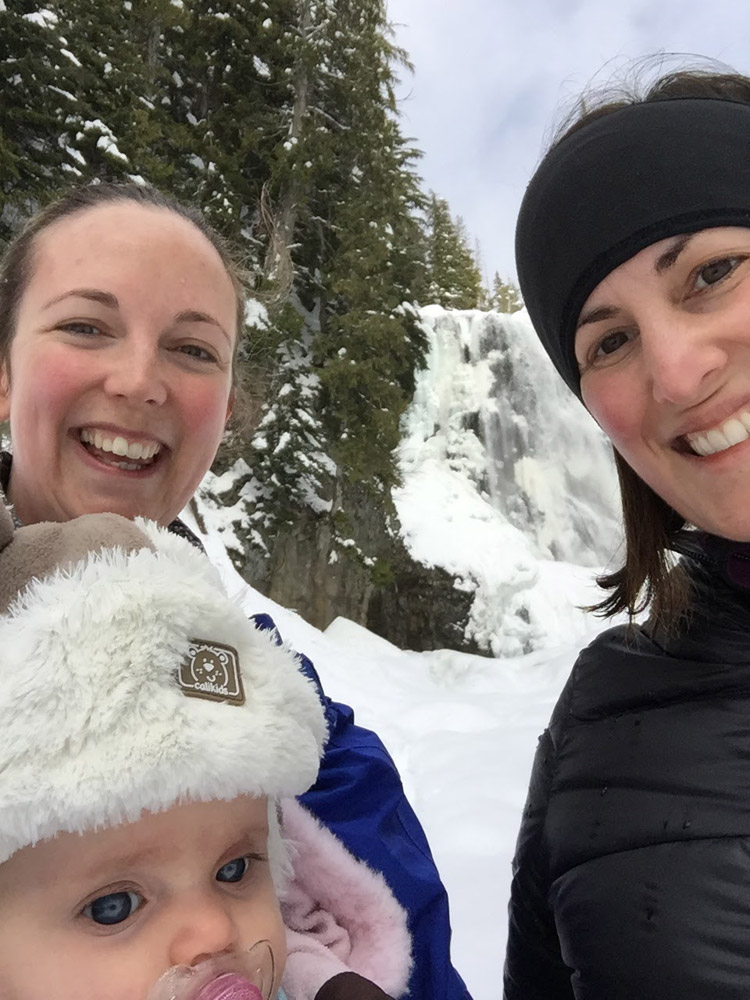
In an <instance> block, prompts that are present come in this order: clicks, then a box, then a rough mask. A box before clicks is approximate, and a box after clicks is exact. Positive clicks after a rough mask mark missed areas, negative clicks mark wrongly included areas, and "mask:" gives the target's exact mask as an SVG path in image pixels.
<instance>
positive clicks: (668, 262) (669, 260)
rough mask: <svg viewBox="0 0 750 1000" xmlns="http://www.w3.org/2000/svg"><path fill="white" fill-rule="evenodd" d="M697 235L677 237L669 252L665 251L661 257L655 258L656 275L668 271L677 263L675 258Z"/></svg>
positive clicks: (690, 234) (689, 234) (687, 234)
mask: <svg viewBox="0 0 750 1000" xmlns="http://www.w3.org/2000/svg"><path fill="white" fill-rule="evenodd" d="M697 235H698V234H697V233H686V234H685V235H684V236H680V237H678V238H677V240H675V242H674V243H673V244H672V246H671V247H670V248H669V250H665V251H664V253H663V254H661V256H659V257H657V258H656V262H655V264H654V270H655V271H656V273H657V274H663V273H664V272H665V271H668V270H669V269H670V267H672V266H673V265H674V264H675V263H676V262H677V258H678V257H679V256H680V254H681V253H682V251H683V250H684V249H685V247H686V246H687V245H688V243H689V242H690V241H691V240H692V239H694V238H695V237H696V236H697Z"/></svg>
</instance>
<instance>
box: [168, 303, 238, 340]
mask: <svg viewBox="0 0 750 1000" xmlns="http://www.w3.org/2000/svg"><path fill="white" fill-rule="evenodd" d="M174 319H175V323H210V324H211V326H215V327H217V328H218V329H219V330H221V332H222V333H223V334H224V336H225V337H226V338H227V340H228V341H229V343H230V344H231V342H232V338H231V337H230V336H229V334H228V333H227V331H226V330H225V329H224V327H223V326H222V325H221V323H220V322H219V321H218V319H215V318H214V317H213V316H211V314H210V313H204V312H199V311H198V310H196V309H186V310H184V312H180V313H177V315H176V316H175V318H174Z"/></svg>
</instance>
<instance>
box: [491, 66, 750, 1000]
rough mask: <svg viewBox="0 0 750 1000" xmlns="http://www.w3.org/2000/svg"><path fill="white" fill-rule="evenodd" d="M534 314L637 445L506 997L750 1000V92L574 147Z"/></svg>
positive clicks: (551, 172)
mask: <svg viewBox="0 0 750 1000" xmlns="http://www.w3.org/2000/svg"><path fill="white" fill-rule="evenodd" d="M516 252H517V260H518V272H519V279H520V284H521V289H522V292H523V296H524V300H525V302H526V305H527V307H528V309H529V313H530V315H531V319H532V321H533V323H534V325H535V328H536V330H537V332H538V334H539V337H540V339H541V340H542V342H543V344H544V346H545V348H546V350H547V352H548V353H549V355H550V357H551V359H552V361H553V363H554V364H555V366H556V367H557V369H558V371H559V372H560V374H561V375H562V377H563V379H564V380H565V381H566V383H567V384H568V386H569V387H570V388H571V389H572V391H573V392H575V393H576V394H577V395H578V396H579V398H580V399H581V400H582V401H583V403H584V405H585V406H586V408H587V409H588V410H589V412H590V413H591V414H592V416H593V417H594V419H595V420H596V421H597V423H598V424H599V425H600V427H601V428H602V429H603V430H604V432H605V433H606V434H607V436H608V437H609V438H610V440H611V441H612V444H613V446H614V449H615V456H616V460H617V467H618V471H619V476H620V484H621V493H622V501H623V512H624V526H625V563H624V565H623V566H622V568H621V569H619V570H617V571H616V572H612V573H610V574H609V575H608V576H606V577H603V578H602V579H601V580H600V581H599V582H600V584H601V585H602V586H603V587H604V588H605V589H606V590H608V591H609V593H608V595H607V596H606V598H605V599H604V600H603V601H602V603H601V604H600V605H599V610H600V611H603V612H605V613H608V614H611V613H614V612H618V611H627V612H629V614H630V617H631V619H632V617H633V616H634V615H635V613H636V612H638V611H640V610H643V609H645V608H648V610H649V612H650V614H649V617H648V619H647V620H646V621H645V623H644V624H643V625H635V624H633V623H632V622H631V624H629V625H622V626H617V627H614V628H611V629H609V630H608V631H606V632H604V633H603V634H601V635H600V636H599V637H598V638H597V639H595V640H594V642H593V643H592V644H591V645H590V646H589V647H588V648H587V649H585V650H584V651H583V652H582V653H581V655H580V657H579V659H578V661H577V663H576V665H575V667H574V669H573V673H572V675H571V678H570V680H569V681H568V684H567V685H566V687H565V690H564V691H563V694H562V696H561V698H560V700H559V702H558V705H557V707H556V709H555V711H554V713H553V716H552V720H551V722H550V725H549V727H548V729H547V730H546V731H545V733H544V734H543V735H542V737H541V739H540V743H539V747H538V750H537V755H536V759H535V763H534V769H533V773H532V778H531V786H530V791H529V797H528V801H527V805H526V809H525V811H524V815H523V821H522V827H521V831H520V835H519V839H518V844H517V850H516V857H515V861H514V878H513V886H512V896H511V902H510V927H509V942H508V952H507V959H506V970H505V997H506V1000H542V998H544V1000H563V998H565V1000H571V998H576V1000H584V998H585V1000H593V998H596V1000H605V998H606V1000H625V998H627V1000H634V998H638V1000H656V998H659V1000H671V998H675V1000H676V998H678V997H679V998H680V1000H699V998H700V1000H705V998H708V997H710V998H711V1000H730V998H731V1000H740V998H745V997H747V995H748V993H749V992H750V947H748V940H750V938H749V935H750V544H748V543H750V502H749V499H750V79H748V78H745V77H742V76H739V75H735V74H730V73H707V72H705V71H703V72H691V71H682V72H676V73H672V74H669V75H668V76H665V77H662V78H661V79H660V80H658V81H657V82H656V83H655V84H654V85H653V86H652V87H651V88H650V89H649V90H648V92H647V93H646V94H645V95H644V96H634V95H633V96H630V97H627V98H623V97H622V96H621V95H618V99H617V100H614V101H609V102H608V103H606V104H604V105H603V106H599V107H597V108H595V109H593V110H591V109H590V106H589V109H588V110H587V111H586V113H585V114H583V115H581V116H580V117H579V119H578V120H577V121H576V122H575V123H574V124H573V125H572V126H570V127H569V128H568V129H567V130H566V132H565V133H564V135H563V136H562V138H560V139H559V140H558V141H557V142H556V143H555V144H554V145H553V147H552V149H551V150H550V151H549V152H548V153H547V155H546V156H545V158H544V159H543V161H542V163H541V165H540V166H539V168H538V169H537V171H536V173H535V175H534V177H533V179H532V181H531V183H530V184H529V187H528V189H527V192H526V195H525V198H524V202H523V205H522V208H521V212H520V216H519V221H518V228H517V234H516Z"/></svg>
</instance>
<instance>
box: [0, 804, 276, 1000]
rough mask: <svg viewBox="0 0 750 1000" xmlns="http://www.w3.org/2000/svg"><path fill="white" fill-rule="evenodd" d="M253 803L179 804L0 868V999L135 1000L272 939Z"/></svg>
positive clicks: (268, 887)
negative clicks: (182, 974)
mask: <svg viewBox="0 0 750 1000" xmlns="http://www.w3.org/2000/svg"><path fill="white" fill-rule="evenodd" d="M267 851H268V822H267V803H266V800H265V799H251V798H239V799H235V800H234V801H232V802H208V803H190V804H188V805H181V806H175V807H174V808H173V809H170V810H169V811H168V812H165V813H157V814H145V815H144V817H143V818H141V819H140V820H139V821H138V822H137V823H131V824H128V825H125V826H121V827H116V828H114V829H110V830H103V831H100V832H97V833H86V834H83V835H80V836H79V835H75V834H62V835H60V836H59V837H56V838H55V839H54V840H48V841H44V842H43V843H41V844H37V845H35V846H34V847H27V848H24V849H23V850H22V851H19V852H18V853H17V854H15V855H14V856H13V857H12V858H11V859H10V860H9V861H7V862H5V864H2V865H0V997H2V1000H145V998H146V997H147V995H148V993H149V991H150V990H151V988H152V987H153V985H154V983H155V982H156V981H157V980H158V979H159V977H160V976H161V975H162V974H163V973H164V972H166V970H167V969H169V968H171V967H172V966H174V965H195V964H197V963H198V962H201V961H204V960H206V959H208V958H210V957H212V956H214V955H217V954H230V955H231V954H232V953H234V952H240V951H242V950H245V949H248V948H250V947H251V946H252V945H253V944H254V943H255V942H256V941H259V940H263V939H266V940H268V941H270V943H271V947H272V949H273V953H274V957H275V959H276V977H277V978H276V983H275V986H276V987H278V981H279V979H280V977H281V972H282V969H283V964H284V958H285V945H284V929H283V925H282V922H281V916H280V913H279V906H278V901H277V898H276V892H275V890H274V887H273V883H272V881H271V872H270V868H269V863H268V854H267Z"/></svg>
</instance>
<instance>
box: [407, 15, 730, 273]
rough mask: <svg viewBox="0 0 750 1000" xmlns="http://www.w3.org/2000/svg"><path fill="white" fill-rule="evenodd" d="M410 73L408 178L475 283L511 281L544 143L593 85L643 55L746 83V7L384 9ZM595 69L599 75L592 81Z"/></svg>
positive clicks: (408, 96)
mask: <svg viewBox="0 0 750 1000" xmlns="http://www.w3.org/2000/svg"><path fill="white" fill-rule="evenodd" d="M387 2H388V7H389V15H390V19H391V21H392V22H393V24H394V27H395V28H396V40H397V42H398V43H399V44H400V45H401V46H402V47H403V48H405V49H406V50H407V51H408V53H409V55H410V58H411V61H412V63H413V64H414V69H415V72H414V74H413V75H409V74H406V73H405V74H404V79H403V84H402V87H401V91H400V93H401V96H402V101H401V111H402V126H403V131H404V133H405V134H406V135H407V136H412V137H413V138H414V140H415V145H416V146H417V147H418V148H420V149H421V150H422V151H423V152H424V154H425V155H424V158H423V160H422V161H421V165H420V172H421V174H422V177H423V179H424V182H425V186H426V187H427V188H430V189H433V190H435V191H436V192H437V193H438V194H439V195H441V196H442V197H444V198H446V199H447V200H448V202H449V203H450V206H451V210H452V212H453V214H454V215H460V216H461V217H462V218H463V219H464V221H465V223H466V225H467V228H468V230H469V232H470V234H471V235H472V237H473V238H476V239H478V240H479V243H480V246H481V250H482V257H483V261H482V263H483V268H484V271H485V273H486V274H488V275H492V274H493V273H494V272H495V271H499V273H500V274H501V275H502V276H503V277H513V276H514V274H515V267H514V263H513V231H514V226H515V219H516V215H517V212H518V207H519V204H520V201H521V198H522V196H523V192H524V189H525V186H526V183H527V181H528V180H529V178H530V176H531V173H532V172H533V169H534V167H535V165H536V163H537V162H538V161H539V158H540V157H541V155H542V152H543V150H544V147H545V139H546V138H547V137H548V136H549V134H550V131H551V129H552V128H553V127H554V126H555V125H556V124H557V122H558V121H559V119H560V117H561V109H562V108H563V107H564V106H566V105H570V103H571V101H572V100H573V99H574V98H575V96H576V95H577V94H579V93H580V92H581V91H582V90H583V89H585V87H586V86H587V84H588V83H589V82H590V81H591V80H592V78H593V77H594V76H595V75H596V80H597V81H598V82H600V83H602V84H604V83H606V82H607V80H608V79H609V78H610V77H611V76H612V75H613V74H614V75H615V77H616V78H619V77H621V76H622V73H621V72H620V69H621V67H622V66H623V65H627V64H628V63H629V60H631V59H633V58H638V57H642V56H644V55H647V54H649V53H654V52H660V51H661V52H682V53H694V54H697V55H702V56H709V57H711V58H713V59H719V60H721V61H723V62H725V63H729V64H730V65H731V66H732V67H733V68H734V69H737V70H739V71H740V72H744V73H748V74H750V0H387ZM603 67H604V69H603Z"/></svg>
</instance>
